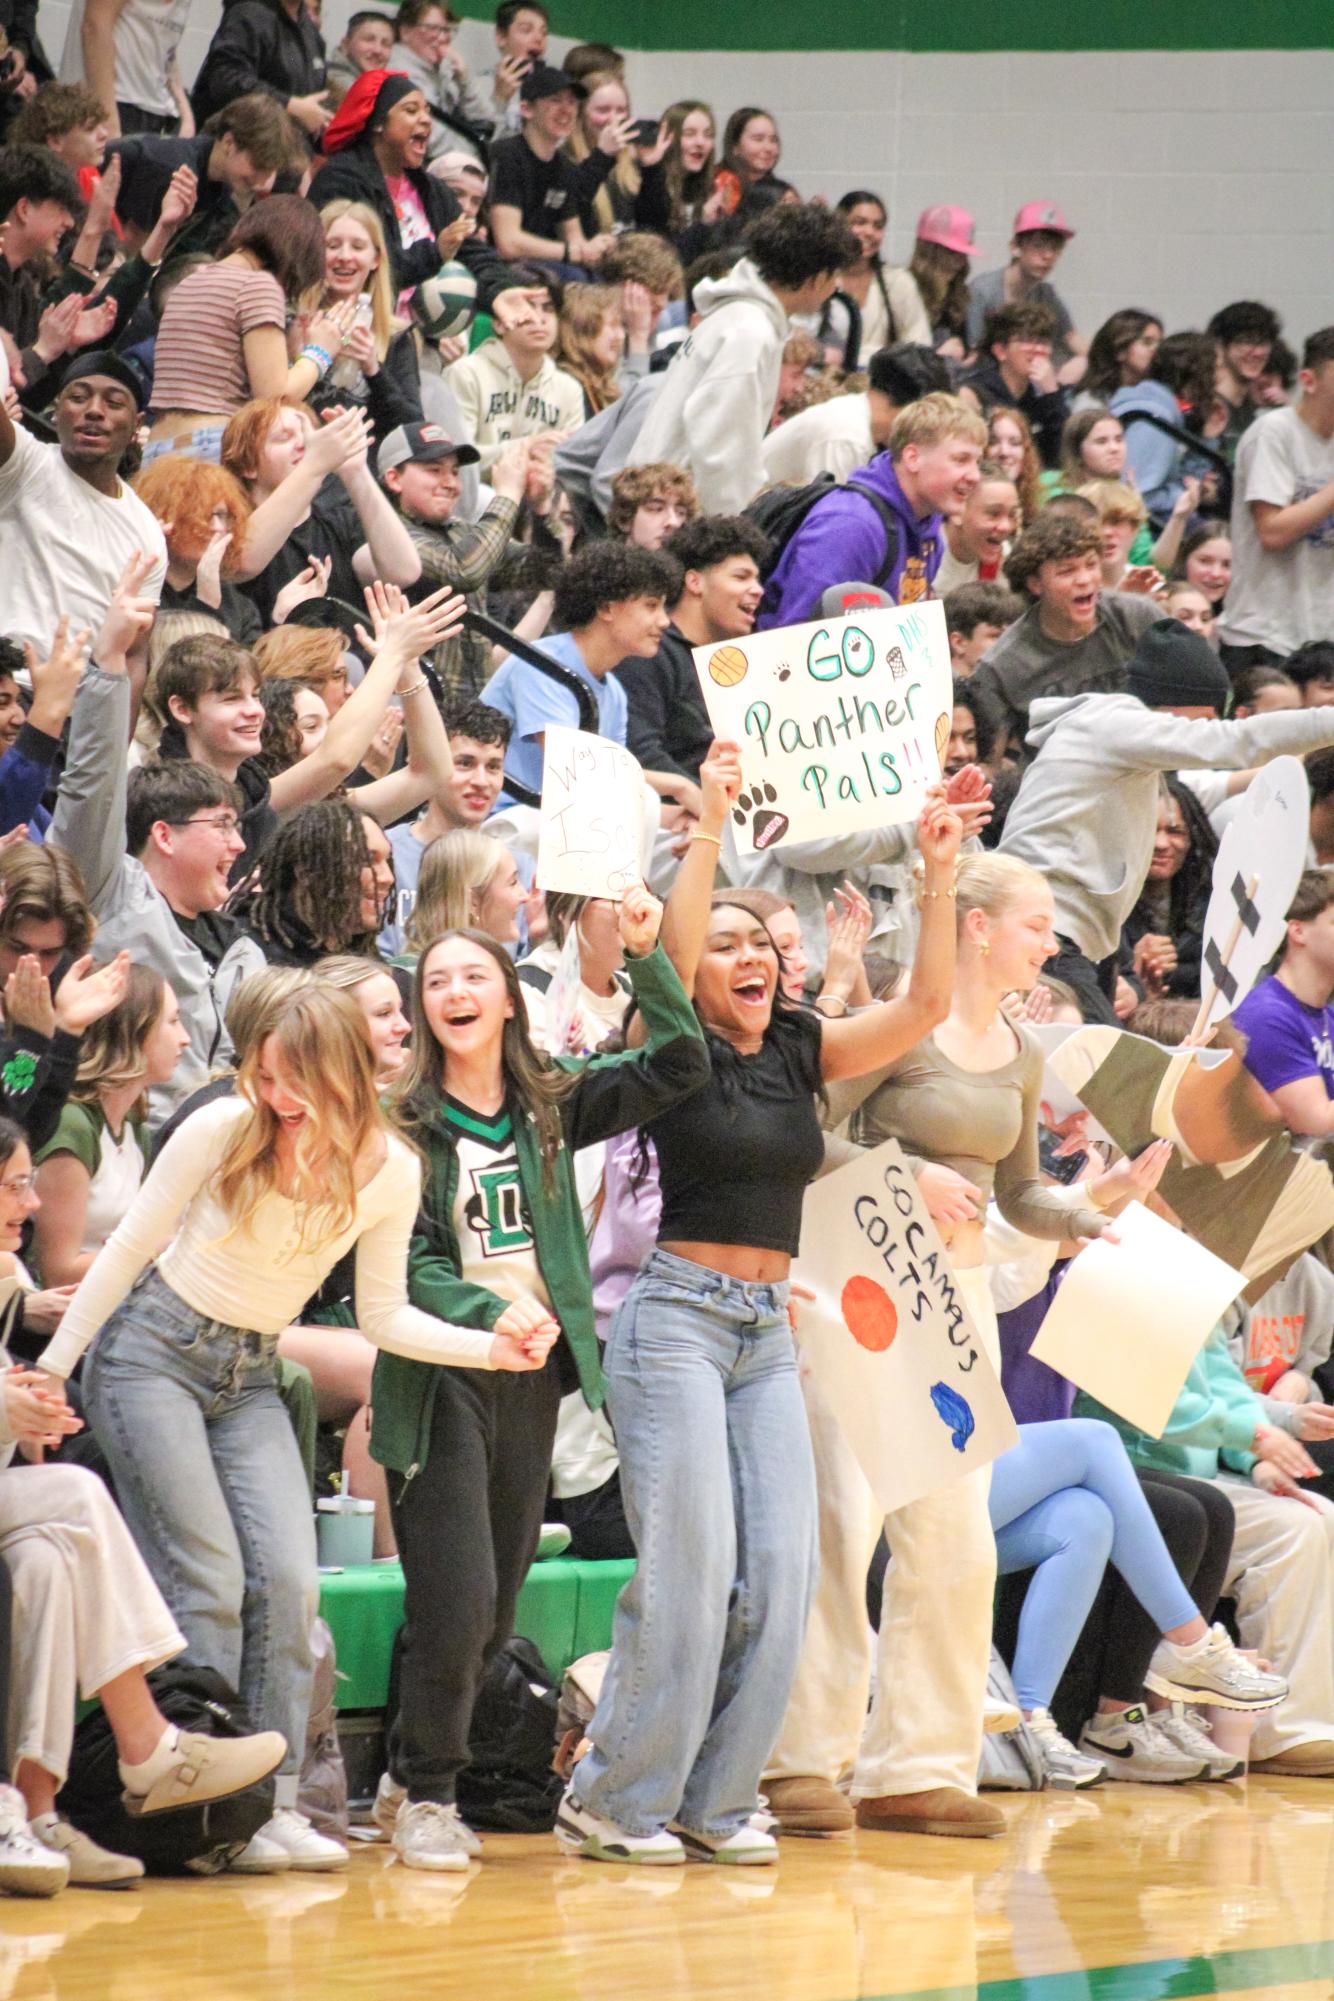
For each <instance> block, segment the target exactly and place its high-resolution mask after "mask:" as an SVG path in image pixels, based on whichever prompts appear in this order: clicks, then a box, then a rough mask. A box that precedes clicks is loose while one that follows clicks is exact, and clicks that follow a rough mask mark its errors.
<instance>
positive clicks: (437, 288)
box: [412, 264, 477, 340]
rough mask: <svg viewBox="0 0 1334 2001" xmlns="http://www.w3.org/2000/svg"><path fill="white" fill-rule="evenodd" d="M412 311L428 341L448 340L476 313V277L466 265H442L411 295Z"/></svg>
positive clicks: (467, 324) (463, 327) (466, 324)
mask: <svg viewBox="0 0 1334 2001" xmlns="http://www.w3.org/2000/svg"><path fill="white" fill-rule="evenodd" d="M412 311H413V316H414V318H415V319H416V321H417V324H418V326H419V327H420V328H421V330H422V332H423V333H424V334H425V335H426V337H427V339H428V340H448V339H450V338H451V337H452V336H453V335H454V334H461V333H462V332H463V331H464V329H465V328H466V327H470V326H471V325H472V323H473V320H474V318H475V317H476V313H477V280H476V279H475V278H474V277H473V274H472V272H471V271H470V270H469V269H468V267H467V265H466V264H442V265H441V266H440V269H439V270H438V271H437V272H436V274H435V276H434V277H433V278H426V279H424V280H423V281H422V283H421V284H420V285H418V287H417V289H416V291H415V292H414V293H413V295H412Z"/></svg>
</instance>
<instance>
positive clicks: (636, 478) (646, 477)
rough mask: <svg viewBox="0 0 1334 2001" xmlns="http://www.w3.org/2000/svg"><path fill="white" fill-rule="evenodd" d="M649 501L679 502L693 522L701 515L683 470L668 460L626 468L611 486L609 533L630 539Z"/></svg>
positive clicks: (622, 469) (696, 499)
mask: <svg viewBox="0 0 1334 2001" xmlns="http://www.w3.org/2000/svg"><path fill="white" fill-rule="evenodd" d="M646 500H677V501H679V502H680V503H681V506H682V507H683V508H684V509H685V510H686V515H687V518H688V519H689V520H691V521H693V520H694V518H695V516H696V515H697V514H698V513H699V494H698V492H697V491H696V489H695V482H694V480H693V479H692V478H691V477H690V474H689V473H688V472H687V471H686V469H685V467H684V466H678V465H672V464H670V463H669V462H668V461H667V460H666V459H655V460H654V461H653V462H652V464H650V465H642V466H623V467H622V468H621V470H620V472H618V473H617V474H616V476H615V478H614V479H613V480H612V483H611V501H610V504H609V505H608V508H607V530H608V533H609V534H611V535H618V536H621V537H622V538H624V537H627V536H628V535H629V533H630V530H631V529H632V528H633V527H634V525H635V516H636V514H638V512H639V510H640V508H641V507H642V506H643V505H644V503H645V501H646Z"/></svg>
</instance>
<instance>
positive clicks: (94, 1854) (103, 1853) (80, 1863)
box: [31, 1814, 144, 1890]
mask: <svg viewBox="0 0 1334 2001" xmlns="http://www.w3.org/2000/svg"><path fill="white" fill-rule="evenodd" d="M31 1827H32V1833H33V1837H34V1839H35V1840H37V1841H40V1842H41V1844H42V1846H43V1847H44V1848H48V1849H50V1850H51V1852H52V1854H54V1855H63V1856H64V1858H65V1865H66V1867H67V1869H68V1870H69V1880H70V1882H71V1883H73V1884H76V1885H77V1886H78V1887H79V1888H80V1889H83V1890H128V1889H129V1887H130V1885H131V1883H137V1882H139V1880H140V1878H141V1877H142V1876H143V1873H144V1865H143V1863H142V1862H141V1861H140V1860H139V1857H138V1856H137V1855H117V1854H116V1853H115V1852H114V1850H112V1849H110V1848H102V1847H99V1845H98V1843H97V1842H95V1841H94V1840H93V1838H92V1836H91V1835H89V1834H84V1833H83V1832H82V1830H81V1829H79V1828H77V1827H75V1826H73V1825H72V1824H71V1822H69V1821H68V1820H61V1819H60V1818H59V1817H58V1816H57V1815H56V1814H43V1815H41V1817H40V1818H39V1819H37V1820H34V1821H33V1822H31Z"/></svg>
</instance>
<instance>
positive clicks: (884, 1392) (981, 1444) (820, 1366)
mask: <svg viewBox="0 0 1334 2001" xmlns="http://www.w3.org/2000/svg"><path fill="white" fill-rule="evenodd" d="M801 1241H802V1251H801V1256H800V1257H799V1258H798V1260H797V1263H796V1266H795V1268H794V1271H793V1276H794V1278H798V1279H800V1280H801V1281H802V1283H803V1284H805V1285H808V1286H810V1288H811V1290H812V1291H813V1292H814V1293H815V1299H814V1301H807V1300H803V1301H802V1302H801V1308H800V1312H799V1315H798V1319H797V1340H798V1343H799V1344H800V1347H801V1351H802V1354H803V1355H804V1357H805V1358H806V1360H807V1362H808V1363H809V1365H810V1367H811V1370H812V1372H813V1373H814V1375H815V1378H816V1380H817V1382H818V1383H819V1386H820V1388H821V1390H822V1391H823V1392H824V1395H825V1396H826V1397H827V1399H828V1401H829V1404H830V1406H831V1408H832V1409H833V1412H834V1415H835V1417H836V1418H837V1419H838V1421H839V1424H840V1426H841V1427H842V1429H843V1432H844V1434H845V1435H846V1437H847V1440H848V1443H849V1445H850V1446H851V1447H852V1450H853V1452H854V1453H855V1454H856V1457H857V1462H858V1464H859V1465H860V1467H861V1469H862V1471H863V1473H864V1474H865V1475H866V1478H867V1481H868V1482H869V1484H870V1487H871V1490H872V1492H873V1493H874V1494H875V1497H876V1499H877V1501H878V1502H879V1503H880V1505H881V1506H882V1507H883V1508H884V1509H885V1511H886V1512H887V1513H888V1512H889V1510H890V1509H892V1508H901V1507H903V1506H904V1505H905V1504H906V1503H907V1502H908V1501H915V1500H918V1499H920V1497H921V1496H922V1495H923V1494H932V1493H935V1492H936V1490H937V1489H938V1488H941V1487H947V1486H949V1485H951V1483H952V1482H953V1481H955V1480H958V1479H961V1478H962V1476H963V1475H964V1474H965V1473H972V1472H974V1471H976V1469H977V1468H978V1467H980V1466H985V1465H988V1464H989V1463H990V1462H991V1460H993V1459H995V1458H996V1457H997V1456H998V1454H1000V1453H1002V1452H1005V1451H1008V1449H1009V1448H1010V1446H1011V1445H1013V1444H1014V1443H1015V1442H1016V1439H1017V1437H1018V1433H1017V1431H1016V1429H1015V1423H1014V1419H1013V1418H1012V1417H1011V1415H1010V1407H1009V1405H1008V1404H1007V1403H1006V1401H1005V1393H1004V1391H1003V1390H1002V1389H1001V1386H1000V1382H999V1380H998V1378H997V1375H996V1371H995V1369H994V1368H993V1367H992V1364H991V1362H990V1361H989V1359H988V1357H987V1354H986V1351H985V1349H984V1348H983V1346H982V1343H981V1341H980V1340H979V1339H978V1336H977V1332H976V1330H975V1328H974V1326H973V1323H972V1321H971V1319H970V1318H969V1315H968V1309H967V1307H966V1306H965V1304H964V1301H963V1297H962V1295H961V1293H960V1291H959V1287H958V1283H957V1281H956V1279H955V1277H954V1273H953V1272H952V1271H951V1269H950V1266H949V1262H948V1260H947V1258H946V1256H945V1252H944V1250H943V1249H942V1247H941V1242H940V1238H939V1237H938V1236H937V1234H936V1228H935V1225H934V1223H933V1222H932V1221H931V1218H930V1216H929V1215H928V1214H927V1211H926V1206H925V1204H924V1203H923V1201H922V1199H921V1196H920V1195H919V1194H918V1192H917V1183H916V1182H915V1181H914V1179H913V1177H912V1174H911V1173H910V1172H909V1169H908V1166H907V1163H906V1162H905V1160H904V1158H903V1154H902V1151H901V1150H900V1148H899V1145H898V1142H897V1141H896V1140H888V1141H886V1143H885V1144H884V1145H883V1146H878V1147H875V1148H874V1149H873V1150H871V1151H870V1152H868V1153H866V1154H864V1155H863V1156H862V1157H861V1158H860V1159H859V1160H854V1161H851V1162H849V1164H848V1165H847V1166H846V1167H841V1168H839V1170H838V1171H837V1173H835V1174H829V1175H826V1176H825V1177H824V1179H823V1180H820V1181H816V1182H813V1183H812V1185H811V1187H810V1188H809V1189H808V1190H807V1192H806V1200H805V1202H804V1204H803V1207H802V1216H801Z"/></svg>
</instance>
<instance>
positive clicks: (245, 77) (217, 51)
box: [190, 0, 325, 125]
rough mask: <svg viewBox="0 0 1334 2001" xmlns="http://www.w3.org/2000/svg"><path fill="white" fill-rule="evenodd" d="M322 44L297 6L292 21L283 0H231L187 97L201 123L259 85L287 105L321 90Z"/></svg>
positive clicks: (313, 27)
mask: <svg viewBox="0 0 1334 2001" xmlns="http://www.w3.org/2000/svg"><path fill="white" fill-rule="evenodd" d="M324 71H325V58H324V43H323V42H322V41H321V39H320V31H319V29H318V28H317V27H316V26H315V23H314V22H313V21H312V20H311V19H310V16H309V15H308V14H307V13H306V10H305V8H304V7H303V8H301V10H300V12H299V13H298V15H297V18H296V20H295V21H294V20H293V19H292V17H291V15H290V14H289V13H288V11H287V9H286V8H285V7H284V6H283V4H282V0H231V4H230V5H229V6H226V7H225V8H224V11H223V16H222V20H221V21H220V22H219V24H218V31H217V33H216V34H215V35H214V37H213V40H212V41H211V42H210V43H209V48H208V54H207V55H206V56H205V57H204V63H203V67H202V69H201V70H200V72H199V75H198V77H197V78H196V80H195V87H194V90H193V91H192V93H191V97H190V102H191V103H192V104H193V106H194V113H195V119H196V121H197V123H198V124H200V125H202V124H203V123H204V120H205V119H206V118H211V117H212V116H213V114H214V112H215V111H221V110H222V108H223V106H224V105H227V104H230V103H231V102H232V100H233V99H234V98H237V97H245V96H247V95H248V94H249V93H250V92H251V91H253V90H262V91H263V92H264V95H265V96H266V97H276V98H277V99H278V101H279V103H280V104H286V102H287V100H288V98H289V97H309V95H310V93H311V92H312V91H315V90H323V89H324Z"/></svg>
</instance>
